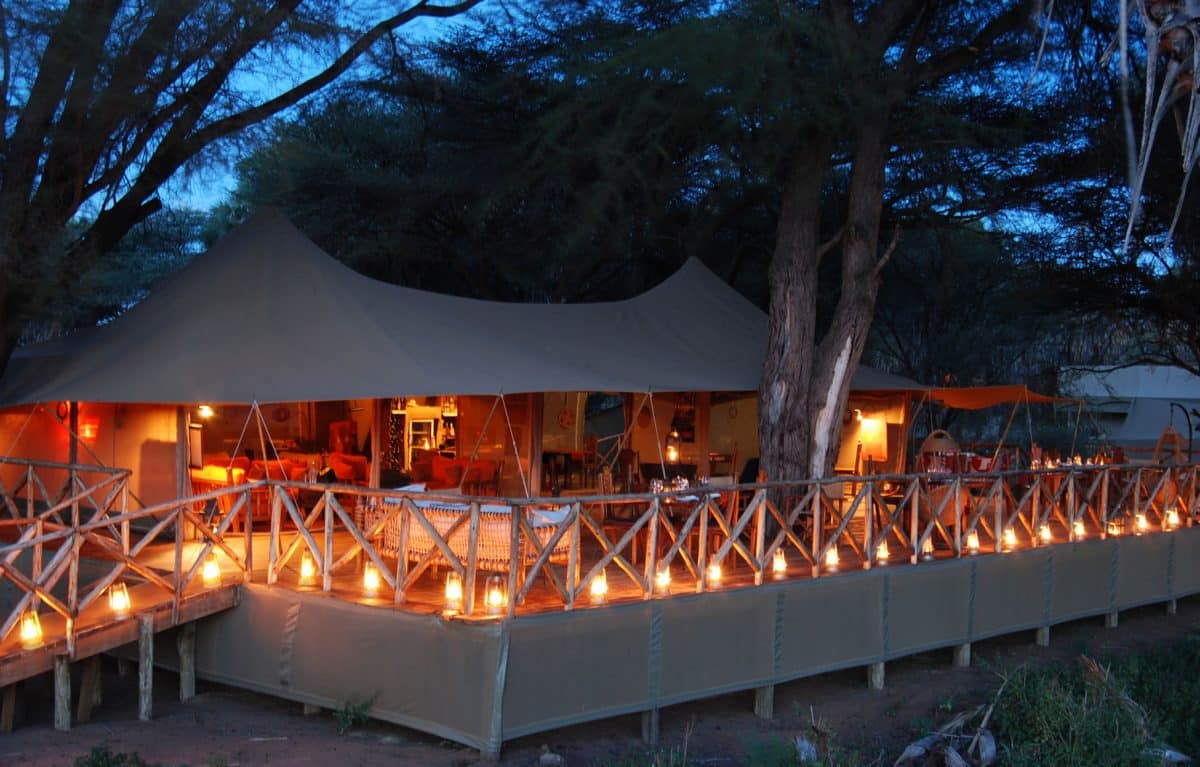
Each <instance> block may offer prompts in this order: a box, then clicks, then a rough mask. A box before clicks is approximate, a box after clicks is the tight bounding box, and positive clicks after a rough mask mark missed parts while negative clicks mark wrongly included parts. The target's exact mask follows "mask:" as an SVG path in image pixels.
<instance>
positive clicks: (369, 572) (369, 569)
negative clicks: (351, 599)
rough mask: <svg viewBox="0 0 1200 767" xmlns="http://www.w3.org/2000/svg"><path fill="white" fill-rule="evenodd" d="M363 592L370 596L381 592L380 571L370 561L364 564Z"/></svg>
mask: <svg viewBox="0 0 1200 767" xmlns="http://www.w3.org/2000/svg"><path fill="white" fill-rule="evenodd" d="M363 593H364V594H366V595H367V596H369V597H373V596H375V595H377V594H378V593H379V571H378V570H376V569H375V565H373V564H371V563H370V562H368V563H367V564H366V565H364V566H363Z"/></svg>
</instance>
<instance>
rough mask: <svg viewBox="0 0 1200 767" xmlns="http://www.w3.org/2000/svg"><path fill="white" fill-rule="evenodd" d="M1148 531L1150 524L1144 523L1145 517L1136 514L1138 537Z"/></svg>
mask: <svg viewBox="0 0 1200 767" xmlns="http://www.w3.org/2000/svg"><path fill="white" fill-rule="evenodd" d="M1149 529H1150V523H1149V522H1147V521H1146V515H1145V514H1138V515H1137V531H1138V535H1141V534H1142V533H1144V532H1146V531H1147V530H1149Z"/></svg>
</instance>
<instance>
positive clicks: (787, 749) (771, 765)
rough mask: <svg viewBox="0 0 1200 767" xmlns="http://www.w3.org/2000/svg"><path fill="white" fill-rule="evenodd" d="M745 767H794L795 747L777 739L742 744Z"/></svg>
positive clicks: (795, 762) (796, 761)
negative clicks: (744, 751) (744, 754)
mask: <svg viewBox="0 0 1200 767" xmlns="http://www.w3.org/2000/svg"><path fill="white" fill-rule="evenodd" d="M743 746H744V748H745V750H746V765H747V767H795V765H797V764H799V761H798V760H797V758H796V747H795V746H794V745H792V743H791V742H789V741H786V740H781V739H779V738H755V739H753V740H748V741H746V742H745V743H744V744H743Z"/></svg>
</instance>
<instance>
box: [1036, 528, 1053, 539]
mask: <svg viewBox="0 0 1200 767" xmlns="http://www.w3.org/2000/svg"><path fill="white" fill-rule="evenodd" d="M1038 537H1039V538H1041V539H1042V543H1050V542H1051V541H1053V540H1054V534H1053V533H1051V532H1050V525H1042V526H1041V527H1039V528H1038Z"/></svg>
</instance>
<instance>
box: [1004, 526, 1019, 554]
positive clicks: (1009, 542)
mask: <svg viewBox="0 0 1200 767" xmlns="http://www.w3.org/2000/svg"><path fill="white" fill-rule="evenodd" d="M1016 547H1017V531H1016V530H1013V529H1012V528H1011V527H1007V528H1005V529H1004V550H1005V551H1012V550H1013V549H1015V548H1016Z"/></svg>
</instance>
